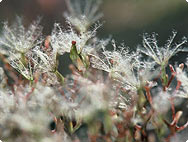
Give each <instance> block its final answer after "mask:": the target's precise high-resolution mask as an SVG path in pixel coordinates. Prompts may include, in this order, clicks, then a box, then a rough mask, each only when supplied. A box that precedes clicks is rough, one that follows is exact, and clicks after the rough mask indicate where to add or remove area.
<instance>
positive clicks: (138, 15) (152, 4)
mask: <svg viewBox="0 0 188 142" xmlns="http://www.w3.org/2000/svg"><path fill="white" fill-rule="evenodd" d="M65 11H66V5H65V2H64V0H2V2H1V3H0V21H1V26H2V25H3V24H2V22H3V21H6V20H8V21H9V22H10V23H11V22H13V21H14V19H15V15H19V16H23V17H24V22H25V25H28V24H29V23H30V22H31V21H32V20H34V19H36V17H37V16H42V17H43V20H42V25H43V26H44V30H43V33H44V35H48V34H50V33H51V30H52V28H53V24H54V23H55V22H60V23H62V24H63V25H65V22H64V21H65V19H64V18H63V16H62V15H63V12H65ZM101 12H102V13H103V14H104V17H103V19H102V20H101V21H104V25H103V27H102V28H100V29H99V32H98V35H99V36H100V37H101V38H107V37H109V35H111V36H112V37H113V38H114V39H115V40H116V42H117V43H118V44H121V43H125V45H127V46H129V47H130V48H132V49H134V48H135V47H136V46H137V45H138V44H141V43H142V34H143V33H145V32H147V33H152V32H156V33H158V34H159V36H158V40H159V44H160V45H161V46H162V45H164V44H165V41H166V40H167V39H168V38H169V36H170V35H172V30H176V31H178V35H177V37H176V39H175V42H178V41H181V38H182V37H183V36H186V37H187V36H188V28H187V25H188V2H186V0H104V1H103V4H102V6H101ZM186 55H187V53H179V54H178V55H177V56H175V57H174V60H175V59H176V60H177V58H178V60H179V62H182V61H184V60H185V58H186ZM180 57H181V58H180ZM172 60H173V59H172ZM66 63H67V62H66ZM65 65H66V64H65ZM64 73H66V71H65V72H64Z"/></svg>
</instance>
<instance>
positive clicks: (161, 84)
mask: <svg viewBox="0 0 188 142" xmlns="http://www.w3.org/2000/svg"><path fill="white" fill-rule="evenodd" d="M66 2H67V5H68V9H69V12H67V13H66V14H65V17H66V19H67V25H68V28H63V27H61V26H60V24H59V23H55V24H54V29H53V31H52V33H51V35H49V36H47V37H43V36H42V27H41V26H40V20H41V19H40V18H38V19H37V20H36V21H34V22H33V23H32V24H31V25H30V26H29V27H27V28H26V27H25V26H23V21H22V18H20V17H17V20H16V21H17V22H16V23H15V24H13V25H12V26H8V23H5V24H4V27H3V32H2V34H1V36H0V57H1V61H2V62H3V66H2V67H1V68H0V139H1V140H2V141H3V142H13V141H14V142H36V141H37V142H69V141H70V142H71V141H73V142H156V141H166V142H170V141H171V142H173V141H174V140H177V141H181V139H182V137H180V136H178V132H179V131H181V130H184V129H185V128H186V127H187V126H188V122H187V118H186V117H185V118H184V117H183V118H182V119H181V116H182V114H183V110H178V111H177V109H176V106H178V105H180V104H182V103H183V102H186V101H187V99H188V75H187V66H188V62H185V63H181V64H180V65H171V64H169V60H170V59H171V57H172V56H174V55H175V54H176V53H177V52H179V51H185V50H184V49H186V48H185V43H186V42H187V40H186V38H182V41H181V42H179V43H177V44H173V40H174V38H175V36H176V34H177V33H176V32H173V33H172V36H171V37H170V38H169V39H168V41H167V43H166V44H165V45H164V46H162V47H160V46H158V43H157V39H156V34H155V33H153V34H151V35H148V34H144V35H143V44H142V45H140V46H138V48H137V50H136V51H133V50H130V48H128V47H126V46H125V45H123V44H122V45H120V46H117V44H116V42H115V41H114V40H112V39H105V40H104V39H100V38H98V37H97V35H96V33H97V30H98V28H100V27H101V24H100V23H99V22H98V20H99V19H100V18H101V16H102V14H101V13H100V12H99V5H100V1H92V0H91V1H87V0H84V1H83V0H82V1H81V0H79V1H78V0H72V1H68V0H67V1H66ZM65 53H68V54H69V56H70V59H71V61H72V64H71V65H70V66H69V68H70V70H71V72H72V73H71V74H69V75H67V76H63V75H62V74H61V73H60V72H61V70H63V69H64V68H63V67H60V64H59V56H64V54H65ZM65 62H66V61H65ZM168 70H169V71H170V72H167V71H168ZM169 114H170V116H171V117H169ZM179 120H181V121H182V122H183V123H184V124H181V125H179V123H178V122H179ZM182 122H181V123H182Z"/></svg>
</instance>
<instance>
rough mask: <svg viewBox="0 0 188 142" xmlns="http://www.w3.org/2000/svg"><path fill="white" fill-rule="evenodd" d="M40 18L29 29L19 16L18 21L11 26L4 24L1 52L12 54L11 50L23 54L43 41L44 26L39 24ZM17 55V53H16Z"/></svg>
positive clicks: (0, 38)
mask: <svg viewBox="0 0 188 142" xmlns="http://www.w3.org/2000/svg"><path fill="white" fill-rule="evenodd" d="M39 23H40V19H38V20H36V21H34V22H33V23H32V24H31V25H30V26H29V27H28V29H26V28H25V27H24V26H23V22H22V19H21V18H20V17H17V23H15V24H13V25H12V26H11V27H9V26H8V24H7V23H5V24H4V27H3V34H2V36H1V37H0V44H1V46H0V48H1V53H2V54H4V55H7V56H10V52H12V53H14V54H18V55H19V56H21V55H23V56H24V54H25V53H26V52H27V51H28V50H30V49H31V48H33V47H35V46H37V45H38V44H40V43H41V41H42V40H41V39H40V38H41V32H42V28H41V27H40V26H39ZM16 56H17V55H16Z"/></svg>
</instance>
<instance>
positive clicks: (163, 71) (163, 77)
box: [161, 65, 168, 87]
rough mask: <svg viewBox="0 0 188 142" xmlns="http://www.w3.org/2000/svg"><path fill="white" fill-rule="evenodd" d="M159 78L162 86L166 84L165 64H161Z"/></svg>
mask: <svg viewBox="0 0 188 142" xmlns="http://www.w3.org/2000/svg"><path fill="white" fill-rule="evenodd" d="M161 79H162V83H163V87H165V86H167V85H168V78H167V76H166V67H165V65H161Z"/></svg>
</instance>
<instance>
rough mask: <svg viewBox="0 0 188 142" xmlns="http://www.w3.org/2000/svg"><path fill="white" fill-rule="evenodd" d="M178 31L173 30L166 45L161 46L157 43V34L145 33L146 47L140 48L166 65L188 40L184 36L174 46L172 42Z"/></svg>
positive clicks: (156, 60) (158, 62)
mask: <svg viewBox="0 0 188 142" xmlns="http://www.w3.org/2000/svg"><path fill="white" fill-rule="evenodd" d="M176 34H177V32H173V35H172V37H170V39H169V40H168V41H167V44H166V45H165V46H164V47H159V46H158V45H157V39H156V34H152V35H151V36H148V35H147V34H145V35H144V36H143V46H144V48H145V49H139V50H140V51H141V52H142V53H144V54H146V55H147V56H149V57H151V58H153V60H154V61H155V62H156V63H157V64H159V65H161V66H166V65H167V64H168V61H169V59H170V58H171V57H172V56H173V55H175V54H176V53H177V52H179V51H180V47H181V46H182V45H183V44H184V43H186V42H187V39H186V38H183V41H182V42H181V43H179V44H175V46H174V47H173V48H172V42H173V40H174V38H175V36H176Z"/></svg>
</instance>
